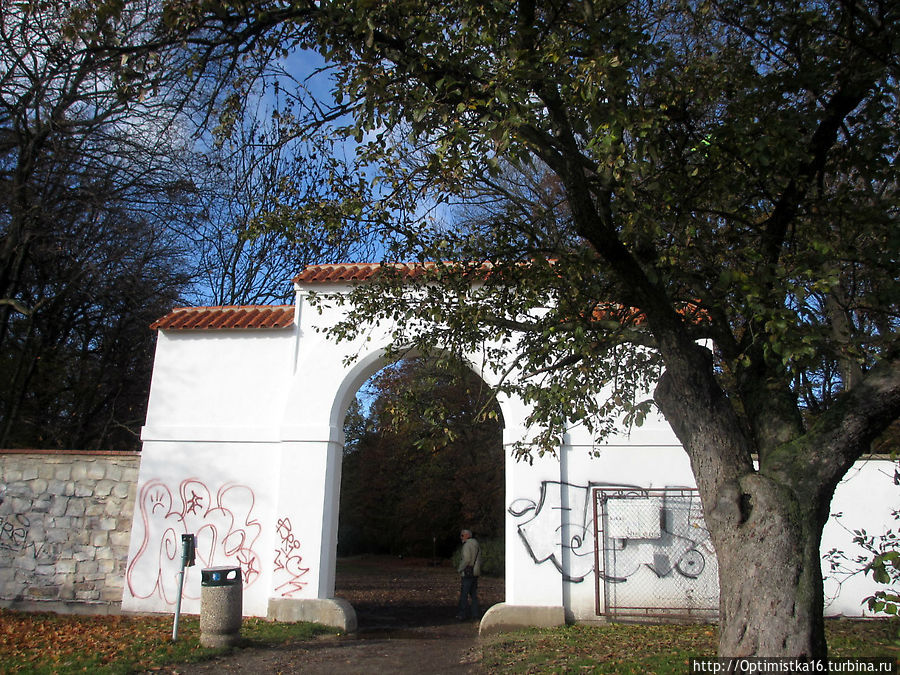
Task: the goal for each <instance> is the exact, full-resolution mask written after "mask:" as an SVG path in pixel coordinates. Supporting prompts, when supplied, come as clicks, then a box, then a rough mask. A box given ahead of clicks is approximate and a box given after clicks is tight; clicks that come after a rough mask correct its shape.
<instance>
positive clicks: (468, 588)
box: [456, 530, 481, 621]
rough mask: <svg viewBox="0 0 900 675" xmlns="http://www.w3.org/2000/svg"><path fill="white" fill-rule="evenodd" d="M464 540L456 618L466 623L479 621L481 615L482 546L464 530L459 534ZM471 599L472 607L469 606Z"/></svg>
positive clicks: (469, 531)
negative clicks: (479, 602) (472, 620)
mask: <svg viewBox="0 0 900 675" xmlns="http://www.w3.org/2000/svg"><path fill="white" fill-rule="evenodd" d="M459 538H460V539H462V543H463V545H462V555H461V556H460V559H459V567H458V568H457V571H458V572H459V575H460V587H459V610H458V611H457V613H456V618H457V619H458V620H459V621H465V620H466V619H468V618H470V617H471V618H473V619H477V618H478V617H479V615H480V613H481V612H480V609H479V607H478V577H479V576H480V575H481V546H480V545H479V544H478V540H477V539H475V537H473V536H472V532H471V530H463V531H462V532H460V533H459ZM469 598H471V599H472V605H471V607H470V606H469Z"/></svg>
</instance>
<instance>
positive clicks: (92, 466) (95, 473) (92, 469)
mask: <svg viewBox="0 0 900 675" xmlns="http://www.w3.org/2000/svg"><path fill="white" fill-rule="evenodd" d="M87 476H88V478H92V479H94V480H102V479H103V478H106V466H105V465H104V464H103V463H102V462H98V461H96V460H94V461H92V462H90V463H89V464H88V467H87Z"/></svg>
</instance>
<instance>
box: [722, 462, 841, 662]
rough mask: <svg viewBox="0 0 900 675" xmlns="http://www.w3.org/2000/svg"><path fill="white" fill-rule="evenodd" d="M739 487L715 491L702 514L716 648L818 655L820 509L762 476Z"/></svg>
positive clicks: (821, 650)
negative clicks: (712, 561)
mask: <svg viewBox="0 0 900 675" xmlns="http://www.w3.org/2000/svg"><path fill="white" fill-rule="evenodd" d="M737 487H739V489H737V490H734V491H733V494H734V495H735V497H736V500H737V501H736V502H734V503H731V504H728V503H727V502H728V501H729V499H730V495H721V494H720V496H719V503H718V504H717V506H716V507H715V508H714V509H712V513H711V514H710V515H709V516H708V517H707V526H708V527H709V528H710V534H711V537H712V540H713V544H714V546H715V548H716V555H717V557H718V562H719V588H720V597H719V612H720V627H719V654H720V655H722V656H791V657H800V658H824V657H825V656H826V645H825V633H824V622H823V611H824V604H823V591H822V571H821V564H820V552H819V548H820V541H821V533H822V527H823V522H822V518H821V515H820V513H816V511H817V509H815V508H813V507H814V506H815V505H814V504H809V503H802V502H801V500H798V499H797V498H796V497H795V495H794V494H793V493H792V491H791V490H790V489H788V488H786V487H785V486H782V485H778V484H777V483H775V482H774V481H772V480H771V479H767V478H765V477H763V476H760V475H752V474H751V475H747V476H745V477H744V478H743V479H742V480H741V481H740V482H739V485H738V486H737ZM725 492H726V493H728V492H732V491H729V490H726V491H725ZM818 510H819V511H821V509H818ZM826 510H827V504H826Z"/></svg>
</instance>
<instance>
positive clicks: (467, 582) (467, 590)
mask: <svg viewBox="0 0 900 675" xmlns="http://www.w3.org/2000/svg"><path fill="white" fill-rule="evenodd" d="M469 597H471V598H472V607H471V613H470V611H469V609H470V608H469ZM480 614H481V611H480V609H479V607H478V577H463V578H462V582H461V583H460V587H459V612H457V617H458V618H460V619H467V618H469V617H470V616H471V617H472V618H474V619H477V618H478V617H479V616H480Z"/></svg>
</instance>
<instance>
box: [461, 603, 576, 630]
mask: <svg viewBox="0 0 900 675" xmlns="http://www.w3.org/2000/svg"><path fill="white" fill-rule="evenodd" d="M565 625H566V610H565V608H563V607H536V606H530V605H507V604H506V603H505V602H501V603H500V604H499V605H494V606H493V607H491V608H490V609H489V610H488V611H487V612H485V613H484V616H483V617H482V619H481V626H480V627H479V629H478V634H479V635H493V634H494V633H504V632H508V631H514V630H521V629H522V628H530V627H535V628H553V627H555V626H565Z"/></svg>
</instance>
